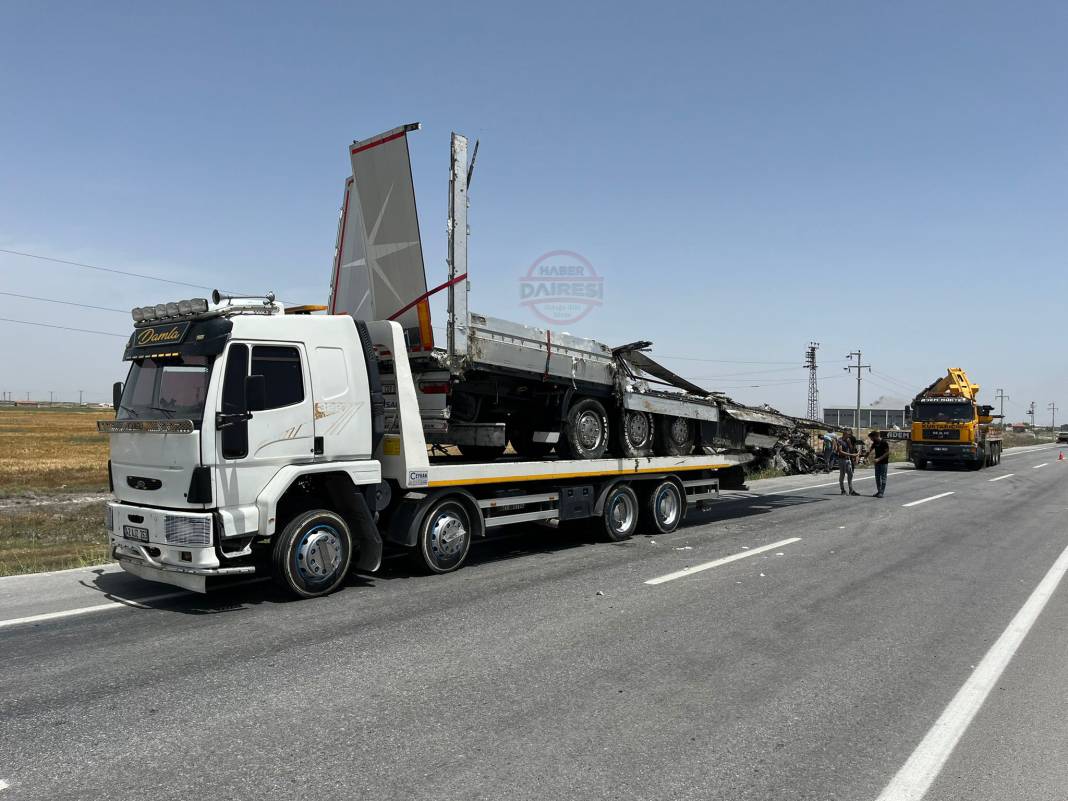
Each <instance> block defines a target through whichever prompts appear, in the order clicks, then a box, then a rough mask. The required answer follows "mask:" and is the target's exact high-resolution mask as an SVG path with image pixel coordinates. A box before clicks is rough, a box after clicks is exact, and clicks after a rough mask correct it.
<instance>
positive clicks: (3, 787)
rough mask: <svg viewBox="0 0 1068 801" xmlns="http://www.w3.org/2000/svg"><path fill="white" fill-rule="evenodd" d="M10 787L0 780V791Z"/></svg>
mask: <svg viewBox="0 0 1068 801" xmlns="http://www.w3.org/2000/svg"><path fill="white" fill-rule="evenodd" d="M10 786H11V785H10V784H8V783H7V782H5V781H4V780H3V779H0V790H6V789H7V788H8V787H10Z"/></svg>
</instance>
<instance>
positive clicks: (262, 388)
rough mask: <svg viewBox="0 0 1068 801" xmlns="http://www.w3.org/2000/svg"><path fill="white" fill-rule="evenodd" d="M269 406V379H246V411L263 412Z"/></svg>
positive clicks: (254, 376) (255, 377)
mask: <svg viewBox="0 0 1068 801" xmlns="http://www.w3.org/2000/svg"><path fill="white" fill-rule="evenodd" d="M266 406H267V379H266V378H265V377H264V376H262V375H250V376H247V377H246V378H245V409H246V410H247V411H250V412H261V411H263V409H264V408H265V407H266Z"/></svg>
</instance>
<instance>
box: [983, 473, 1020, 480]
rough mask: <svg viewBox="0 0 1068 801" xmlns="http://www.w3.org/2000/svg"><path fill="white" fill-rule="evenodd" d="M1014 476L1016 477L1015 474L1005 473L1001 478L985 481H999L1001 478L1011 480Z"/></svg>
mask: <svg viewBox="0 0 1068 801" xmlns="http://www.w3.org/2000/svg"><path fill="white" fill-rule="evenodd" d="M1014 475H1016V474H1015V473H1006V474H1005V475H1003V476H998V477H997V478H990V479H987V480H988V481H1001V479H1003V478H1012V477H1013V476H1014Z"/></svg>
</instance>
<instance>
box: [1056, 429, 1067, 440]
mask: <svg viewBox="0 0 1068 801" xmlns="http://www.w3.org/2000/svg"><path fill="white" fill-rule="evenodd" d="M1057 442H1058V443H1061V442H1068V431H1058V432H1057Z"/></svg>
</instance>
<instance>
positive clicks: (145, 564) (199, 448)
mask: <svg viewBox="0 0 1068 801" xmlns="http://www.w3.org/2000/svg"><path fill="white" fill-rule="evenodd" d="M306 311H307V310H305V309H301V308H296V309H293V308H291V309H288V310H287V309H285V308H284V307H283V305H282V304H280V303H277V302H275V301H274V298H273V296H270V295H268V296H267V297H266V298H258V299H256V298H223V297H221V296H218V294H216V296H215V297H213V299H212V302H209V301H208V300H206V299H202V298H200V299H193V300H188V301H181V302H179V303H166V304H159V305H156V306H147V307H141V308H138V309H134V310H133V318H134V323H135V327H134V332H133V334H132V335H131V337H130V340H129V342H128V343H127V345H126V349H125V353H124V359H125V360H126V361H128V362H130V364H131V366H130V372H129V376H128V378H127V381H126V382H125V384H121V383H120V384H116V385H115V387H114V399H115V409H116V418H115V419H114V420H107V421H101V422H100V423H98V428H99V429H100V431H102V432H104V433H107V434H109V436H110V440H111V441H110V445H111V459H110V461H109V475H110V479H111V484H112V491H113V492H114V495H115V500H114V501H112V502H110V503H108V505H107V513H106V514H107V529H108V535H109V539H110V544H111V548H112V553H113V555H114V556H115V558H116V559H117V560H118V561H119V563H120V564H121V565H122V567H123V568H124V569H125V570H127V571H128V572H131V573H133V574H135V575H138V576H140V577H142V578H145V579H149V580H153V581H160V582H164V583H168V584H173V585H177V586H180V587H184V588H187V589H190V590H194V591H198V592H205V591H207V589H208V588H209V585H210V583H212V582H214V581H217V580H226V579H230V580H232V579H233V578H234V577H240V576H246V575H251V574H255V573H261V572H268V573H270V574H271V575H273V577H274V578H275V580H276V581H277V582H278V583H279V584H280V585H281V586H282V587H284V588H285V589H286V590H287V591H289V592H290V593H292V594H294V595H296V596H300V597H313V596H318V595H324V594H326V593H329V592H332V591H333V590H335V589H337V588H338V587H339V586H341V585H342V584H343V582H344V581H345V579H346V577H347V576H348V574H349V573H350V572H351V571H353V570H358V571H364V572H374V571H376V570H378V569H379V567H380V566H381V561H382V553H383V546H384V544H386V545H391V546H395V547H399V548H406V549H408V550H410V551H411V553H412V554H413V556H414V557H415V559H416V561H417V562H418V564H420V565H421V566H422V567H423V568H425V570H427V571H429V572H432V573H446V572H450V571H453V570H456V569H458V568H459V567H461V566H462V565H463V564H464V561H465V559H466V557H467V554H468V550H469V548H470V546H471V543H472V541H473V540H474V539H475V538H477V537H484V536H486V534H487V532H489V531H490V530H491V529H495V528H499V527H501V526H506V525H512V524H519V523H529V522H532V521H556V522H558V523H568V522H570V521H581V520H585V521H588V523H589V524H591V525H594V526H597V527H599V529H600V531H601V532H602V533H603V535H604V537H605V538H607V539H609V540H617V541H618V540H623V539H626V538H628V537H630V536H631V535H632V534H634V533H635V531H637V530H638V529H639V528H640V527H643V526H644V527H645V529H646V530H649V531H652V532H658V533H667V532H670V531H673V530H674V529H675V528H676V527H677V526H678V525H679V523H680V522H681V521H682V519H683V517H684V516H685V514H686V513H687V511H688V510H690V509H693V508H695V507H696V506H698V505H700V504H701V503H703V502H705V501H707V500H710V499H712V498H714V497H715V496H716V495H717V494H718V491H719V479H720V476H721V475H722V472H723V471H725V470H727V469H729V468H733V467H737V466H740V465H743V464H745V463H747V462H748V461H750V460H751V459H752V455H751V454H749V453H738V452H724V453H708V452H707V451H706V452H702V453H697V454H689V455H676V456H633V457H618V458H577V459H575V458H557V457H548V456H547V457H545V458H541V459H530V458H509V457H504V458H500V459H494V460H490V461H479V460H469V459H464V458H459V457H451V456H445V457H442V458H431V456H430V455H429V448H428V444H427V439H426V436H425V435H424V426H423V418H422V413H421V411H420V406H419V400H418V388H417V386H416V380H415V379H414V378H413V374H412V367H411V364H410V363H409V357H408V352H409V348H408V343H407V341H406V338H405V332H404V330H403V328H402V326H401V325H400V324H399V323H397V322H391V321H362V320H355V319H353V318H352V317H351V316H348V315H345V314H310V313H302V312H306Z"/></svg>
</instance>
